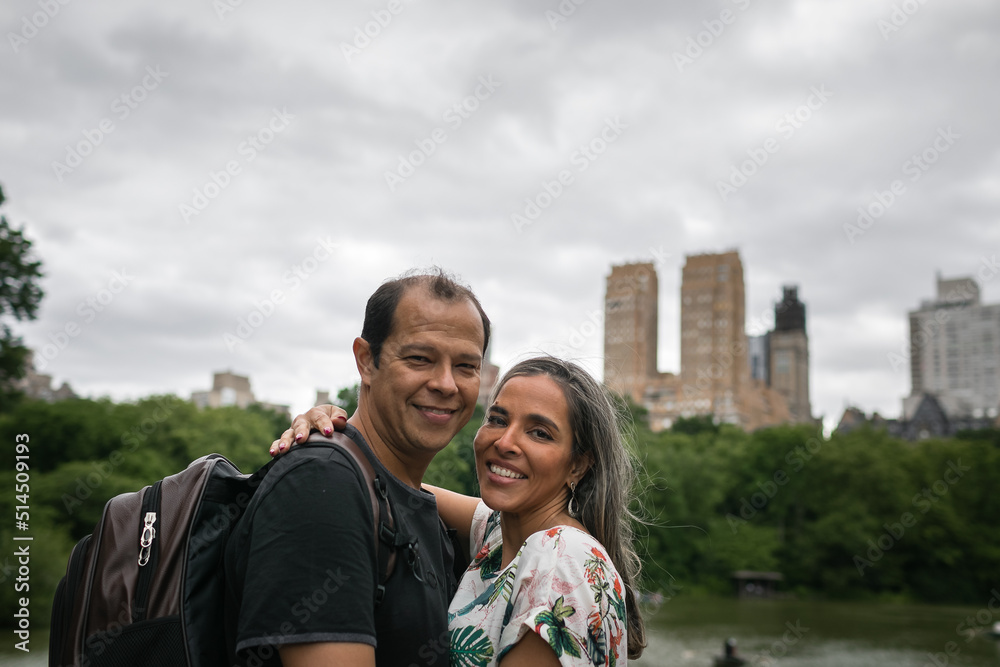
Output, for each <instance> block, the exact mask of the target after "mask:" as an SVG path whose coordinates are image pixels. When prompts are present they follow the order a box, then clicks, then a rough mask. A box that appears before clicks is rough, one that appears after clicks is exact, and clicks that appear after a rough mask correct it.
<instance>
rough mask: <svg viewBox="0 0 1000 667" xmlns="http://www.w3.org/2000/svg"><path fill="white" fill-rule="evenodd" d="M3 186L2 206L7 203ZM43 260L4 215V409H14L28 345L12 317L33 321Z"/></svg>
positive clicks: (0, 360) (0, 245)
mask: <svg viewBox="0 0 1000 667" xmlns="http://www.w3.org/2000/svg"><path fill="white" fill-rule="evenodd" d="M3 202H4V196H3V189H2V188H0V206H2V205H3ZM41 277H42V263H41V262H40V261H38V260H36V259H34V258H33V257H32V256H31V241H29V240H28V239H27V238H25V236H24V231H23V227H22V228H20V229H14V228H12V227H11V226H10V224H9V223H8V222H7V217H6V216H4V215H0V322H2V324H0V412H7V411H9V410H10V408H11V406H12V405H13V403H14V401H16V399H17V398H18V397H19V395H20V394H19V392H18V391H17V390H16V389H14V387H13V386H12V384H13V382H14V381H16V380H19V379H21V378H22V377H24V373H25V365H26V361H27V358H28V352H29V350H28V348H27V347H25V346H24V345H23V344H22V341H21V338H20V337H19V336H15V335H14V334H13V332H12V331H11V329H10V326H9V325H8V323H7V318H8V317H13V318H14V319H16V320H18V321H21V320H33V319H35V317H36V313H37V310H38V304H39V303H41V300H42V296H44V292H43V291H42V288H41V287H40V286H39V285H38V279H39V278H41Z"/></svg>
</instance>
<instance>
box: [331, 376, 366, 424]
mask: <svg viewBox="0 0 1000 667" xmlns="http://www.w3.org/2000/svg"><path fill="white" fill-rule="evenodd" d="M360 391H361V384H360V383H358V382H355V383H354V386H353V387H344V388H343V389H341V390H340V391H338V392H337V400H335V401H334V402H333V403H334V405H336V406H338V407H341V408H344V411H345V412H346V413H347V416H348V417H350V416H351V415H353V414H354V411H355V410H357V409H358V392H360Z"/></svg>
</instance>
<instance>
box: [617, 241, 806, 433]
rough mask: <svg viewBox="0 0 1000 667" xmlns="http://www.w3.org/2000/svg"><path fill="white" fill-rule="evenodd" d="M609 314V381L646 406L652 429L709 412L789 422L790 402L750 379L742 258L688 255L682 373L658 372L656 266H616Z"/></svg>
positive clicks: (745, 422)
mask: <svg viewBox="0 0 1000 667" xmlns="http://www.w3.org/2000/svg"><path fill="white" fill-rule="evenodd" d="M604 308H605V318H604V382H605V384H606V385H607V386H608V387H609V388H610V389H612V390H614V391H616V392H618V393H620V394H624V395H628V396H630V397H631V398H632V400H634V401H636V402H637V403H639V404H641V405H643V406H644V407H646V409H647V410H648V411H649V425H650V427H651V428H652V429H653V430H654V431H658V430H661V429H664V428H669V427H670V426H671V425H672V424H673V422H674V421H675V420H676V419H677V418H678V417H692V416H695V415H707V414H711V415H714V416H715V417H716V418H717V419H719V420H720V421H725V422H729V423H733V424H739V425H741V426H743V427H744V428H747V429H754V428H759V427H761V426H766V425H769V424H778V423H782V422H784V421H788V419H789V413H788V408H787V406H786V404H785V401H784V399H783V398H782V397H781V396H780V395H779V394H778V393H776V392H774V391H772V390H771V389H769V388H768V387H767V386H766V385H765V384H764V382H762V381H759V380H754V381H751V380H750V374H749V370H748V365H747V337H746V333H745V332H744V326H745V323H744V318H745V305H744V287H743V264H742V263H741V261H740V257H739V254H738V253H737V252H735V251H731V252H727V253H722V254H716V255H692V256H689V257H687V260H686V263H685V265H684V269H683V273H682V284H681V368H680V373H679V374H678V375H675V374H673V373H661V372H659V371H658V369H657V362H656V344H657V312H658V303H657V276H656V270H655V268H654V267H653V265H652V264H648V263H646V264H624V265H621V266H614V267H612V269H611V275H610V276H608V278H607V292H606V296H605V306H604Z"/></svg>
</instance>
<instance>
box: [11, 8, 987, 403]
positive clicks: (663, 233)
mask: <svg viewBox="0 0 1000 667" xmlns="http://www.w3.org/2000/svg"><path fill="white" fill-rule="evenodd" d="M576 3H579V4H576ZM0 26H2V29H3V35H4V39H3V43H2V44H0V99H2V102H0V146H2V151H0V184H2V186H3V189H4V192H5V194H6V195H7V198H8V202H7V204H6V205H5V206H4V208H3V211H4V213H5V215H6V216H7V218H8V220H10V221H11V222H12V223H13V224H15V225H24V226H25V228H26V233H27V235H28V236H29V237H30V238H31V239H32V240H33V241H34V249H35V251H36V253H37V256H38V257H39V258H40V259H41V260H42V261H43V263H44V268H45V274H46V275H45V278H44V282H43V284H44V288H45V291H46V297H45V300H44V302H43V304H42V307H41V310H40V313H39V317H38V319H37V320H36V321H34V322H31V323H21V324H18V325H17V326H16V330H17V331H19V332H21V333H23V335H24V338H25V340H26V341H27V343H28V344H29V345H31V346H33V347H35V348H36V349H46V348H43V346H44V345H46V344H49V345H51V346H50V347H49V348H47V350H48V353H49V354H48V355H42V356H43V358H42V359H41V360H40V362H41V363H40V365H42V366H44V372H46V373H51V374H52V375H53V376H54V378H55V381H56V383H57V384H58V383H61V382H62V381H64V380H65V381H68V382H70V384H71V385H72V387H73V388H74V389H75V390H76V391H77V392H78V393H80V394H83V395H88V396H95V397H96V396H101V395H108V396H111V397H113V398H114V399H116V400H124V399H132V398H138V397H141V396H146V395H149V394H153V393H165V392H171V393H176V394H178V395H180V396H183V397H188V396H190V393H191V392H192V391H197V390H202V389H207V388H208V387H209V386H210V383H211V375H212V373H213V371H219V370H226V369H231V370H232V371H234V372H236V373H239V374H245V375H249V376H250V378H251V382H252V386H253V390H254V392H255V393H256V395H257V397H258V398H259V399H261V400H266V401H271V402H276V403H284V404H290V405H291V406H292V409H293V410H294V411H297V410H301V409H303V408H305V407H307V406H309V405H311V404H312V400H313V398H314V396H315V391H316V389H318V388H319V389H331V390H336V389H337V388H338V387H342V386H346V385H349V384H352V383H353V382H354V381H355V380H356V377H357V376H356V370H355V368H354V361H353V357H352V356H351V354H350V348H351V341H352V339H353V337H354V336H356V335H357V334H358V333H359V332H360V329H361V317H362V315H363V310H364V303H365V301H366V299H367V297H368V295H369V294H370V293H371V292H372V291H373V290H374V289H375V288H376V287H377V286H378V284H379V283H380V282H381V281H382V280H383V279H385V278H386V277H389V276H392V275H395V274H398V273H400V272H402V271H405V270H406V269H409V268H411V267H420V266H428V265H432V264H437V265H441V266H443V267H445V268H447V269H449V270H452V271H454V272H456V273H457V274H458V275H460V276H461V277H462V278H463V279H464V280H465V281H466V282H468V283H469V284H470V285H471V286H472V287H473V288H474V289H475V291H476V292H477V293H478V294H479V296H480V298H481V300H482V302H483V304H484V306H485V308H486V309H487V312H488V313H489V315H490V316H491V318H492V319H493V321H494V323H495V339H494V345H493V360H494V362H496V363H498V364H500V365H501V366H503V365H505V364H509V363H510V362H511V361H512V360H516V359H519V358H522V357H524V356H527V355H529V354H532V353H537V352H551V353H556V354H559V355H561V356H568V357H571V358H574V359H577V360H580V361H582V362H583V363H585V364H586V365H587V367H589V368H591V369H593V370H594V371H595V373H597V374H598V375H600V373H601V368H602V360H601V357H602V350H603V346H602V329H601V328H600V326H593V324H588V323H593V322H594V321H595V320H596V321H597V323H598V324H599V321H600V317H601V313H602V309H603V297H604V284H605V279H606V277H607V275H608V273H609V272H610V267H611V265H612V264H618V263H623V262H626V261H642V260H646V261H654V262H656V266H657V271H658V274H659V281H660V285H659V288H660V340H659V367H660V370H662V371H673V372H676V371H677V370H678V369H679V357H680V351H679V345H680V343H679V341H680V336H679V326H680V325H679V304H678V299H679V289H680V274H681V268H682V266H683V263H684V257H685V255H690V254H698V253H705V252H723V251H726V250H729V249H734V248H735V249H738V250H739V252H740V254H741V257H742V260H743V266H744V271H745V275H744V279H745V282H746V312H747V327H748V330H750V331H751V332H752V333H759V332H760V331H762V330H763V329H765V328H766V326H767V325H769V324H770V322H771V321H772V319H773V318H772V315H771V311H772V309H773V305H774V303H775V301H777V300H778V299H780V296H781V287H782V285H785V284H792V285H798V287H799V296H800V298H801V299H802V300H803V301H804V302H805V304H806V307H807V317H808V334H809V342H810V354H811V359H812V367H811V391H812V405H813V410H814V412H815V413H816V414H817V415H825V416H826V418H827V420H828V422H829V421H831V420H832V421H834V422H835V421H836V420H837V419H839V417H840V415H841V413H842V411H843V408H844V407H845V405H846V404H848V403H850V404H852V405H857V406H859V407H861V408H863V409H865V410H867V411H871V410H878V411H880V412H881V413H883V414H885V415H892V416H895V415H898V414H899V412H900V409H901V401H902V398H903V397H904V396H905V395H906V394H908V393H909V391H910V381H909V368H908V366H906V365H904V366H898V365H897V367H896V368H893V365H892V364H891V363H890V360H889V355H890V353H893V352H896V353H899V352H900V351H902V352H904V353H905V352H906V346H907V340H908V329H907V318H906V313H907V311H908V310H911V309H914V308H915V307H917V306H918V305H919V303H920V301H921V299H928V298H931V297H933V296H934V291H935V272H937V271H940V272H941V273H942V274H943V275H944V276H945V277H952V276H963V275H968V276H973V275H977V272H978V273H979V275H980V276H981V286H982V292H983V297H984V301H986V302H994V303H995V302H997V301H1000V278H997V277H995V274H996V273H997V271H996V270H993V271H992V272H991V270H990V267H991V266H993V264H992V263H993V262H995V261H996V257H997V254H1000V147H998V146H1000V144H998V138H1000V127H998V122H997V120H998V109H1000V85H998V83H1000V81H998V72H1000V6H998V5H997V3H996V2H995V0H948V1H947V2H945V1H944V0H926V1H922V2H918V1H917V0H906V1H905V2H899V1H898V0H896V1H890V0H838V1H837V2H822V1H820V0H810V1H798V2H796V1H781V0H775V1H772V2H764V1H763V0H725V1H723V2H697V3H696V2H685V3H679V2H653V1H651V0H647V1H645V2H610V1H608V0H589V1H587V0H576V2H573V1H572V0H563V2H562V3H561V4H560V3H559V2H557V1H556V0H543V1H541V2H535V1H531V0H520V1H515V2H506V3H490V4H485V3H454V2H449V3H442V2H417V1H411V2H408V1H403V2H397V1H396V0H393V2H389V1H388V0H386V1H384V2H373V3H363V4H362V3H351V4H350V6H346V5H340V4H336V3H321V2H315V3H307V2H286V3H281V4H279V3H265V2H262V1H260V0H243V1H242V2H241V1H240V0H215V2H212V1H210V0H202V1H200V2H189V1H182V2H172V3H147V2H128V3H126V2H118V3H111V2H101V1H92V2H82V1H79V0H78V1H76V2H68V3H67V4H65V5H63V4H60V3H59V2H58V1H57V0H35V1H33V2H32V1H27V0H16V1H9V2H5V3H3V5H2V6H0ZM915 158H916V159H915ZM534 207H537V208H534ZM859 208H860V209H861V210H862V211H866V212H868V213H869V215H870V217H869V218H868V219H862V220H861V221H860V224H859ZM984 267H985V268H984ZM991 275H993V277H992V278H991V277H990V276H991ZM258 310H259V311H265V312H263V313H258V314H254V313H255V311H258ZM241 320H243V321H245V322H246V324H245V325H244V326H243V328H242V329H241V328H240V322H241ZM67 327H68V331H69V332H71V333H69V334H66V333H64V334H63V335H60V333H59V332H66V331H67ZM243 334H247V335H243ZM588 334H589V335H588Z"/></svg>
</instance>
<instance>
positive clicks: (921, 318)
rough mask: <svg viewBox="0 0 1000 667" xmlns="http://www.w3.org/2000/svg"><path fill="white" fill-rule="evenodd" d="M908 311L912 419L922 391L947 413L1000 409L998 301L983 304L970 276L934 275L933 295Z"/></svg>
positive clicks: (907, 403) (906, 407) (906, 409)
mask: <svg viewBox="0 0 1000 667" xmlns="http://www.w3.org/2000/svg"><path fill="white" fill-rule="evenodd" d="M909 316H910V380H911V384H912V389H911V391H910V396H909V397H908V398H906V399H904V401H903V413H904V418H905V419H912V417H913V414H914V413H915V411H916V409H917V406H918V405H919V404H920V402H921V398H922V396H923V395H924V394H925V393H928V394H933V395H934V396H936V397H937V400H938V402H939V403H940V404H941V406H942V407H943V408H944V410H945V412H946V414H947V415H948V417H950V418H952V417H996V416H997V413H998V410H1000V304H993V305H982V304H981V303H980V295H979V285H978V283H976V281H975V280H974V279H972V278H954V279H948V280H945V279H942V278H941V276H940V275H939V276H938V277H937V298H936V299H933V300H929V301H924V302H922V303H921V304H920V308H918V309H917V310H914V311H911V312H910V313H909Z"/></svg>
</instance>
